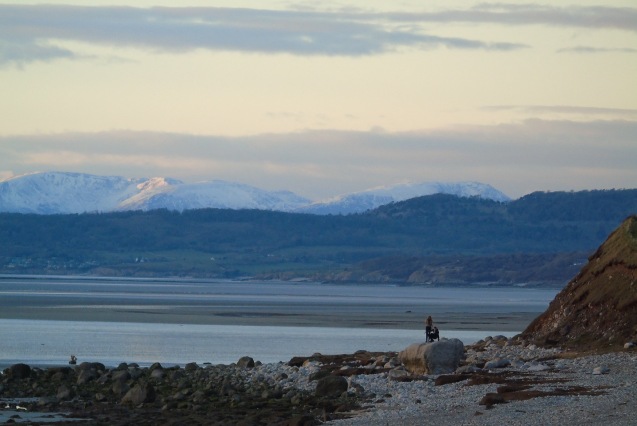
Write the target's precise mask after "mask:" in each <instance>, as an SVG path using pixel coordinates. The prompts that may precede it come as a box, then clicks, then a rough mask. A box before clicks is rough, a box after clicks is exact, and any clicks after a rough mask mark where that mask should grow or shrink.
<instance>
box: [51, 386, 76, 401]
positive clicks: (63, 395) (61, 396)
mask: <svg viewBox="0 0 637 426" xmlns="http://www.w3.org/2000/svg"><path fill="white" fill-rule="evenodd" d="M74 396H75V392H73V389H69V387H68V386H66V385H62V386H60V387H59V388H58V391H57V394H56V395H55V397H56V398H57V399H58V400H60V401H63V400H67V399H71V398H73V397H74Z"/></svg>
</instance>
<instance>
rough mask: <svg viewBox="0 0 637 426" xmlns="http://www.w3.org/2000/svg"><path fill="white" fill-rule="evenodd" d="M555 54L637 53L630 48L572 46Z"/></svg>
mask: <svg viewBox="0 0 637 426" xmlns="http://www.w3.org/2000/svg"><path fill="white" fill-rule="evenodd" d="M557 53H637V49H632V48H630V47H615V48H613V47H610V48H604V47H592V46H574V47H565V48H563V49H559V50H558V51H557Z"/></svg>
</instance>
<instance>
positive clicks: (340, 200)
mask: <svg viewBox="0 0 637 426" xmlns="http://www.w3.org/2000/svg"><path fill="white" fill-rule="evenodd" d="M438 193H442V194H451V195H456V196H458V197H479V198H484V199H493V200H496V201H508V200H509V198H508V197H507V196H506V195H504V194H503V193H502V192H500V191H498V190H496V189H495V188H493V187H492V186H490V185H486V184H482V183H478V182H459V183H441V182H429V183H410V184H399V185H392V186H386V187H382V188H375V189H371V190H367V191H363V192H359V193H355V194H348V195H343V196H341V197H337V198H336V199H332V200H328V201H319V202H312V201H311V200H308V199H307V198H304V197H301V196H299V195H296V194H294V193H292V192H290V191H266V190H263V189H259V188H255V187H253V186H249V185H244V184H240V183H236V182H227V181H222V180H211V181H205V182H197V183H184V182H181V181H179V180H176V179H171V178H163V177H155V178H150V179H147V178H139V179H128V178H124V177H120V176H96V175H90V174H82V173H65V172H46V173H31V174H27V175H22V176H15V177H13V178H10V179H6V180H3V181H0V212H8V213H36V214H69V213H91V212H94V213H97V212H99V213H107V212H114V211H127V210H143V211H148V210H157V209H167V210H174V211H180V212H181V211H184V210H194V209H205V208H217V209H234V210H239V209H256V210H272V211H285V212H299V213H312V214H350V213H361V212H364V211H367V210H371V209H374V208H376V207H378V206H381V205H383V204H388V203H391V202H395V201H403V200H406V199H409V198H414V197H419V196H423V195H431V194H438Z"/></svg>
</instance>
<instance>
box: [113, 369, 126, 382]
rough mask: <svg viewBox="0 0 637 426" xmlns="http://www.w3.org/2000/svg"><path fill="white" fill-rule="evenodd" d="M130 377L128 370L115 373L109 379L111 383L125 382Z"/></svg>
mask: <svg viewBox="0 0 637 426" xmlns="http://www.w3.org/2000/svg"><path fill="white" fill-rule="evenodd" d="M130 378H131V375H130V373H129V372H128V370H119V371H115V372H114V373H113V375H112V377H111V380H112V381H113V382H126V381H128V380H130Z"/></svg>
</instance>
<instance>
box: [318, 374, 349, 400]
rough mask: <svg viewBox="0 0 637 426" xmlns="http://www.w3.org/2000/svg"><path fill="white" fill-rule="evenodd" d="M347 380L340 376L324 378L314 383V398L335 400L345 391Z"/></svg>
mask: <svg viewBox="0 0 637 426" xmlns="http://www.w3.org/2000/svg"><path fill="white" fill-rule="evenodd" d="M347 387H348V383H347V379H346V378H345V377H342V376H332V375H329V376H325V377H323V378H322V379H319V381H318V383H316V396H318V397H328V398H336V397H339V396H341V394H342V393H343V392H346V391H347Z"/></svg>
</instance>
